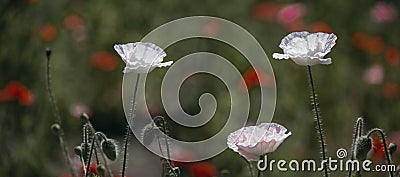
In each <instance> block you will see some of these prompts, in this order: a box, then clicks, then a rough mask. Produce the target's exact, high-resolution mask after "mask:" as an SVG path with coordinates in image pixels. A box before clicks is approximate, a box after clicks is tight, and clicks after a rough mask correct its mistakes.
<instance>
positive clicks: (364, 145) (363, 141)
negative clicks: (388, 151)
mask: <svg viewBox="0 0 400 177" xmlns="http://www.w3.org/2000/svg"><path fill="white" fill-rule="evenodd" d="M371 148H372V141H371V139H370V138H368V137H367V136H362V137H359V138H357V141H356V146H355V152H354V156H355V157H356V159H357V160H365V159H367V154H368V152H369V151H370V150H371Z"/></svg>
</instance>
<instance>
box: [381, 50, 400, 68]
mask: <svg viewBox="0 0 400 177" xmlns="http://www.w3.org/2000/svg"><path fill="white" fill-rule="evenodd" d="M385 57H386V61H387V62H388V63H389V64H390V65H391V66H397V65H398V64H399V62H400V52H399V50H398V49H396V48H395V47H387V48H386V51H385Z"/></svg>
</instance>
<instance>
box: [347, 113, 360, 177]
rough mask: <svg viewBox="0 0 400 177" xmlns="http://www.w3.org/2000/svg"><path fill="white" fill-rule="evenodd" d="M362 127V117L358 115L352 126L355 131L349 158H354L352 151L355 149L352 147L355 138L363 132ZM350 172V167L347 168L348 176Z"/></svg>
mask: <svg viewBox="0 0 400 177" xmlns="http://www.w3.org/2000/svg"><path fill="white" fill-rule="evenodd" d="M362 128H363V118H362V117H360V118H358V119H357V121H356V125H355V126H354V130H355V131H354V137H353V142H352V144H351V157H350V160H354V151H355V149H354V147H355V146H356V141H357V138H358V137H360V136H362V132H363V130H362ZM349 165H350V164H349ZM351 172H352V168H349V173H348V175H347V176H348V177H350V176H351Z"/></svg>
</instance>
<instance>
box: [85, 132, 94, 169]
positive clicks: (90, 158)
mask: <svg viewBox="0 0 400 177" xmlns="http://www.w3.org/2000/svg"><path fill="white" fill-rule="evenodd" d="M94 136H96V134H95V135H94ZM95 141H96V140H95V139H94V137H93V139H92V143H91V144H90V152H89V158H88V161H87V164H86V173H85V177H89V173H90V162H91V161H92V154H93V149H95V148H94V142H95Z"/></svg>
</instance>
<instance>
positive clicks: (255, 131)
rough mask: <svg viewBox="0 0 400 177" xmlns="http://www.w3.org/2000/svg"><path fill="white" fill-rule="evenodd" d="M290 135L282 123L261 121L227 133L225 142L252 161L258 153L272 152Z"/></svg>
mask: <svg viewBox="0 0 400 177" xmlns="http://www.w3.org/2000/svg"><path fill="white" fill-rule="evenodd" d="M290 135H291V133H290V132H289V133H287V130H286V128H285V127H283V126H282V125H279V124H276V123H262V124H260V125H258V126H248V127H243V128H241V129H239V130H237V131H235V132H233V133H231V134H229V136H228V138H227V144H228V147H229V148H230V149H232V150H233V151H235V152H238V153H239V154H240V155H241V156H243V157H244V158H246V159H247V160H248V161H254V160H257V159H258V157H260V155H264V154H266V153H270V152H274V151H275V150H276V148H278V146H279V145H280V144H281V143H282V142H283V141H284V140H285V139H286V138H287V137H289V136H290Z"/></svg>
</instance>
